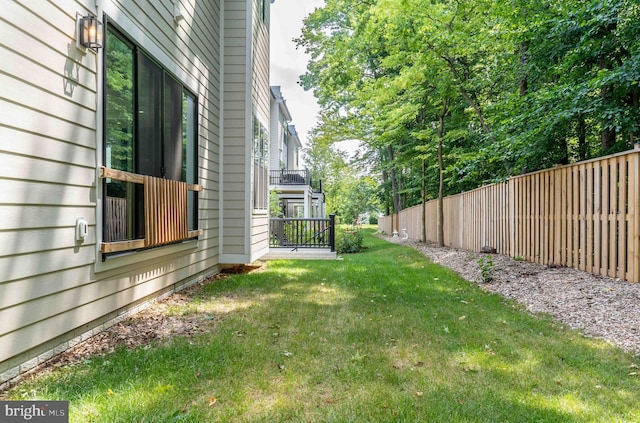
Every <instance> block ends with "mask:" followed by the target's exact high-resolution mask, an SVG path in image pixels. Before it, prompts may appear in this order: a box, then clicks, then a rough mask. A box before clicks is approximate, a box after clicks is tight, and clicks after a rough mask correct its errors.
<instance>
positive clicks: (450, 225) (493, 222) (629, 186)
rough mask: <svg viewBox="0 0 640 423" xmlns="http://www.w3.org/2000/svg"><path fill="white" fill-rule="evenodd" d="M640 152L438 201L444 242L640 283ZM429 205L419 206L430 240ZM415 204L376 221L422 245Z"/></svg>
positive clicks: (433, 209) (433, 215) (432, 213)
mask: <svg viewBox="0 0 640 423" xmlns="http://www.w3.org/2000/svg"><path fill="white" fill-rule="evenodd" d="M639 191H640V149H638V148H636V149H635V150H631V151H628V152H624V153H620V154H615V155H612V156H607V157H602V158H598V159H594V160H589V161H585V162H580V163H576V164H572V165H568V166H558V167H555V168H552V169H546V170H543V171H539V172H535V173H530V174H526V175H522V176H516V177H513V178H511V179H509V180H508V181H506V182H504V183H498V184H493V185H487V186H484V187H481V188H478V189H476V190H473V191H469V192H465V193H462V194H458V195H453V196H450V197H446V198H445V199H444V242H445V245H447V246H449V247H454V248H462V249H468V250H473V251H479V250H480V248H481V247H483V246H491V247H495V248H496V249H497V251H498V253H499V254H508V255H510V256H512V257H523V258H525V259H526V260H527V261H531V262H536V263H542V264H547V265H557V266H568V267H575V268H577V269H580V270H584V271H587V272H591V273H594V274H598V275H603V276H609V277H615V278H620V279H624V280H627V281H630V282H640V192H639ZM437 205H438V202H437V200H433V201H430V202H428V203H426V205H425V207H426V211H425V215H426V237H427V241H432V242H435V241H437ZM422 210H423V206H422V205H419V206H415V207H412V208H410V209H406V210H402V211H401V212H400V213H398V214H395V215H393V216H385V217H383V218H381V219H379V224H378V227H379V229H380V230H381V231H383V232H385V233H387V234H391V233H393V231H394V230H397V231H398V232H399V233H400V236H402V234H403V229H405V230H406V232H407V234H408V236H409V238H412V239H418V240H420V239H422V233H423V230H422V216H421V214H422Z"/></svg>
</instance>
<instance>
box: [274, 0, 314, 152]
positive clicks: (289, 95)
mask: <svg viewBox="0 0 640 423" xmlns="http://www.w3.org/2000/svg"><path fill="white" fill-rule="evenodd" d="M323 4H324V0H276V1H275V3H273V4H272V5H271V81H270V84H271V85H279V86H281V87H282V96H283V97H284V99H285V100H286V101H287V107H288V108H289V111H290V112H291V117H292V119H293V121H292V122H291V123H292V124H294V125H295V126H296V129H297V130H298V134H299V136H300V140H301V141H302V143H303V145H304V146H305V147H306V146H307V134H308V133H309V131H310V130H311V128H313V127H314V126H315V125H316V121H317V115H318V110H319V109H318V105H317V103H316V100H315V98H314V97H313V94H312V93H311V92H310V91H304V90H303V89H302V88H301V87H300V86H299V85H298V81H299V79H300V75H302V74H303V73H305V71H306V69H307V56H306V55H305V54H304V51H303V50H302V49H296V45H295V43H294V42H293V41H292V40H293V39H294V38H297V37H299V36H300V34H301V30H302V20H303V19H304V18H305V17H306V16H307V15H308V14H309V13H311V12H313V10H314V9H315V8H316V7H321V6H322V5H323Z"/></svg>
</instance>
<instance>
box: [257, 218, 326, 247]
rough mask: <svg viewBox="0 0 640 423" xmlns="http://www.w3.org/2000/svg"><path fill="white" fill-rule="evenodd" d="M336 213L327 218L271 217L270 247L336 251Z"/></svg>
mask: <svg viewBox="0 0 640 423" xmlns="http://www.w3.org/2000/svg"><path fill="white" fill-rule="evenodd" d="M335 221H336V220H335V215H333V214H332V215H330V216H329V218H326V219H294V218H271V219H269V234H270V237H269V247H271V248H291V249H292V251H294V250H297V249H299V248H329V249H330V250H331V251H335V244H336V243H335V239H336V236H335Z"/></svg>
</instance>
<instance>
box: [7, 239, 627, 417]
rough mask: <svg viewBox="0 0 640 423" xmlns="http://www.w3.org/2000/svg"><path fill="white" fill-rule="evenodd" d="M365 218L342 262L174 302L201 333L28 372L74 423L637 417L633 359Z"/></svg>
mask: <svg viewBox="0 0 640 423" xmlns="http://www.w3.org/2000/svg"><path fill="white" fill-rule="evenodd" d="M371 234H372V231H371V230H368V231H367V236H366V238H365V245H366V246H367V250H366V251H365V252H364V253H361V254H355V255H347V256H345V257H344V260H342V261H306V262H302V261H299V262H297V261H274V262H270V263H269V264H268V266H267V268H266V270H264V271H261V272H255V273H251V274H246V275H234V276H231V277H229V278H226V279H223V280H220V281H215V282H213V283H211V284H209V285H206V286H205V287H204V288H203V289H202V290H201V291H199V292H198V293H196V295H195V296H194V300H193V302H192V303H191V304H189V305H186V306H185V307H184V309H175V310H174V311H173V313H175V314H183V313H202V314H205V315H206V316H212V317H215V319H212V320H211V322H212V324H211V327H210V330H207V331H206V332H205V333H204V334H202V335H199V336H197V337H195V338H190V339H187V338H176V339H174V340H173V341H171V342H169V343H168V344H167V343H165V344H163V345H151V346H147V347H144V348H139V349H136V350H126V349H120V350H118V351H117V352H115V353H114V354H111V355H108V356H104V357H96V358H94V359H92V360H87V362H85V363H83V364H81V365H75V366H68V367H64V368H60V369H58V370H57V371H55V372H53V373H51V374H49V375H43V376H42V377H40V378H38V379H36V380H34V381H30V382H28V383H23V384H21V385H19V386H17V387H16V388H15V389H14V390H12V391H11V393H10V395H11V397H12V398H13V399H48V400H55V399H60V400H69V401H70V409H71V419H70V420H71V421H72V422H142V421H144V422H173V421H175V422H199V423H200V422H214V421H222V422H284V421H289V422H306V421H309V422H607V423H609V422H638V421H640V379H639V378H638V376H636V375H635V373H636V372H637V369H636V368H635V364H634V363H635V362H636V361H634V360H635V358H634V357H633V356H632V355H629V354H626V353H623V352H622V351H620V350H618V349H615V348H613V347H611V346H609V345H608V344H606V343H604V342H601V341H597V340H590V339H585V338H583V337H581V336H580V334H578V333H577V332H574V331H570V330H567V329H565V328H563V327H561V326H560V325H559V324H556V323H554V322H553V321H552V320H551V319H549V318H546V317H533V316H531V315H530V314H528V313H526V312H525V311H523V309H522V308H521V307H519V306H518V305H516V304H515V303H513V302H511V301H507V300H504V299H503V298H501V297H499V296H497V295H493V294H487V293H485V292H483V291H481V290H480V289H479V288H478V287H476V286H475V285H473V284H470V283H468V282H466V281H464V280H462V279H461V278H460V277H458V276H457V275H456V274H454V273H452V272H451V271H449V270H447V269H444V268H442V267H439V266H436V265H433V264H431V263H430V262H429V261H428V260H427V259H426V258H425V257H424V256H422V255H421V254H419V253H418V252H416V251H414V250H413V249H411V248H408V247H402V246H399V245H395V244H390V243H387V242H385V241H383V240H380V239H377V238H375V237H373V236H371Z"/></svg>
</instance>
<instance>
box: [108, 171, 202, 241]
mask: <svg viewBox="0 0 640 423" xmlns="http://www.w3.org/2000/svg"><path fill="white" fill-rule="evenodd" d="M100 177H101V178H110V179H114V180H117V181H123V182H130V183H134V184H141V185H143V187H144V188H143V192H144V238H141V239H130V240H123V238H124V234H125V233H126V225H127V200H126V199H119V198H113V197H106V207H105V216H104V221H105V231H104V238H105V239H107V240H110V241H105V242H103V243H102V244H101V246H100V251H101V252H102V253H115V252H120V251H128V250H136V249H140V248H149V247H154V246H158V245H163V244H170V243H174V242H178V241H183V240H185V239H189V238H195V237H197V236H199V235H201V234H202V230H189V228H188V226H189V223H188V222H189V211H188V210H189V206H188V200H187V197H188V191H201V190H202V186H200V185H194V184H187V183H185V182H180V181H173V180H170V179H162V178H156V177H153V176H147V175H138V174H135V173H130V172H124V171H120V170H114V169H109V168H106V167H102V168H101V169H100ZM113 239H117V241H112V240H113Z"/></svg>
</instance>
